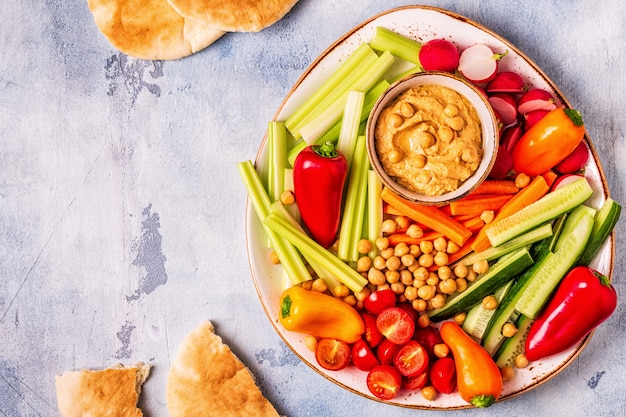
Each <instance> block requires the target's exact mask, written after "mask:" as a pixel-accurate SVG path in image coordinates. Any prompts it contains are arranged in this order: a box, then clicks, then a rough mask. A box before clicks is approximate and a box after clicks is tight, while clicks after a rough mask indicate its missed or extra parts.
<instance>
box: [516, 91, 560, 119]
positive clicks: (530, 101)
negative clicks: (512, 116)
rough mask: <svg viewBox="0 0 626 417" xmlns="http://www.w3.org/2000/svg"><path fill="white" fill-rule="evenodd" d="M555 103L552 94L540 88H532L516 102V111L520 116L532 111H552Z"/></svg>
mask: <svg viewBox="0 0 626 417" xmlns="http://www.w3.org/2000/svg"><path fill="white" fill-rule="evenodd" d="M554 109H556V101H555V100H554V97H553V96H552V94H551V93H550V92H548V91H546V90H542V89H540V88H533V89H530V90H528V91H526V92H525V93H524V94H522V96H521V97H520V98H519V100H518V101H517V110H518V111H519V112H520V113H521V114H526V113H528V112H531V111H533V110H554Z"/></svg>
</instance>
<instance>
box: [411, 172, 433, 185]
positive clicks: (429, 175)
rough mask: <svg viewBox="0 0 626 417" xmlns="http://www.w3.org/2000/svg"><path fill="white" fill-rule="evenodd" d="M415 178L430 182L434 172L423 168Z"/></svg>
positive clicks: (426, 182) (425, 182) (422, 181)
mask: <svg viewBox="0 0 626 417" xmlns="http://www.w3.org/2000/svg"><path fill="white" fill-rule="evenodd" d="M415 179H416V180H417V181H418V182H421V183H422V184H428V183H429V182H430V181H431V180H432V179H433V173H432V172H430V171H426V170H424V169H423V170H421V171H420V172H419V173H418V174H417V177H416V178H415Z"/></svg>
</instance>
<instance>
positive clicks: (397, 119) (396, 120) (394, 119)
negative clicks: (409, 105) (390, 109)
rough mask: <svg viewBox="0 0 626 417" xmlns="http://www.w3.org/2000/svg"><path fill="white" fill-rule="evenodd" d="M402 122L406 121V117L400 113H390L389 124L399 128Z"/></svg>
mask: <svg viewBox="0 0 626 417" xmlns="http://www.w3.org/2000/svg"><path fill="white" fill-rule="evenodd" d="M402 123H404V119H403V118H402V116H400V115H399V114H397V113H392V114H391V115H389V125H391V127H394V128H398V127H400V125H402Z"/></svg>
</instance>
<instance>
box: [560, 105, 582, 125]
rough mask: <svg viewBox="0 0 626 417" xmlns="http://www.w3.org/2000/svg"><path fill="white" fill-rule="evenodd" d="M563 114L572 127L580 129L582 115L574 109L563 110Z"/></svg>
mask: <svg viewBox="0 0 626 417" xmlns="http://www.w3.org/2000/svg"><path fill="white" fill-rule="evenodd" d="M563 113H565V115H566V116H567V117H568V118H569V119H570V120H571V121H572V123H573V124H574V126H576V127H580V126H582V125H583V115H582V114H580V112H579V111H578V110H575V109H563Z"/></svg>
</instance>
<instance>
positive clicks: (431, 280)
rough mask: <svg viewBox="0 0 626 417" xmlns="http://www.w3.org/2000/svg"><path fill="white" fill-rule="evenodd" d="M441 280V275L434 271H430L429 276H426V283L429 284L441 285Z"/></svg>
mask: <svg viewBox="0 0 626 417" xmlns="http://www.w3.org/2000/svg"><path fill="white" fill-rule="evenodd" d="M439 281H441V280H440V279H439V275H437V274H436V273H434V272H429V273H428V278H426V284H428V285H439Z"/></svg>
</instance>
